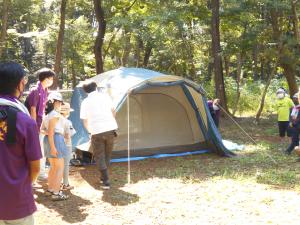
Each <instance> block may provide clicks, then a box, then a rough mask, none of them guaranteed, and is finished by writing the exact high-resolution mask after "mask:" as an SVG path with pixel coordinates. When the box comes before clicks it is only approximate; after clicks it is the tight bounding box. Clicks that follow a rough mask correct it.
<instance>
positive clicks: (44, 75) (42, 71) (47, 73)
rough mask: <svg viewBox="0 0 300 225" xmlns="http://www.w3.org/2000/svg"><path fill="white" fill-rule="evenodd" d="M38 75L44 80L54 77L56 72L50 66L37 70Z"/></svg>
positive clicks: (40, 79)
mask: <svg viewBox="0 0 300 225" xmlns="http://www.w3.org/2000/svg"><path fill="white" fill-rule="evenodd" d="M36 75H37V77H38V78H39V81H41V82H42V81H44V80H45V79H47V78H49V77H54V76H55V72H54V71H53V70H50V69H49V68H42V69H39V70H38V71H36Z"/></svg>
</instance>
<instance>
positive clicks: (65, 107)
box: [60, 103, 76, 190]
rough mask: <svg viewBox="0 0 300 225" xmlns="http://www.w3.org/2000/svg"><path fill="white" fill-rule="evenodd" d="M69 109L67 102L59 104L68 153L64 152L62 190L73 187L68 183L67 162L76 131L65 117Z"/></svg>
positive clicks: (70, 154)
mask: <svg viewBox="0 0 300 225" xmlns="http://www.w3.org/2000/svg"><path fill="white" fill-rule="evenodd" d="M71 111H73V109H71V107H70V104H69V103H64V105H62V106H61V111H60V113H61V114H62V115H63V117H64V138H65V143H66V146H67V148H68V154H66V156H65V158H64V174H63V185H62V189H64V190H71V189H73V188H74V187H73V186H71V185H70V183H69V164H70V160H71V157H72V151H73V150H72V139H71V137H72V136H73V135H74V134H75V133H76V131H75V129H74V127H73V124H72V122H71V121H70V120H68V119H67V118H68V117H69V116H70V112H71Z"/></svg>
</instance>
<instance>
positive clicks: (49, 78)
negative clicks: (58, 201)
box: [25, 68, 55, 180]
mask: <svg viewBox="0 0 300 225" xmlns="http://www.w3.org/2000/svg"><path fill="white" fill-rule="evenodd" d="M36 75H37V77H38V79H39V81H38V83H37V84H36V85H35V86H32V87H31V88H30V92H29V94H28V96H27V98H26V100H25V106H26V107H27V109H28V111H29V113H30V116H31V117H32V118H33V119H34V120H35V121H36V123H37V126H38V128H39V130H40V128H41V124H42V120H43V117H44V114H45V107H46V102H47V100H48V88H49V87H50V86H52V84H53V79H54V77H55V73H54V71H52V70H51V69H48V68H42V69H40V70H38V71H37V72H36ZM42 140H43V136H42V135H40V142H41V143H42ZM41 146H42V147H43V145H42V144H41ZM42 154H44V151H42ZM45 164H46V160H45V158H44V157H43V158H42V160H41V173H40V176H39V177H38V179H41V180H45V179H47V175H46V169H45Z"/></svg>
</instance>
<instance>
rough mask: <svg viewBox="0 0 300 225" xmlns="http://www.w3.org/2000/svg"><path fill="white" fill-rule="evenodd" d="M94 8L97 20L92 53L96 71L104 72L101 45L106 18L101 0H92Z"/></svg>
mask: <svg viewBox="0 0 300 225" xmlns="http://www.w3.org/2000/svg"><path fill="white" fill-rule="evenodd" d="M94 10H95V14H96V19H97V22H98V31H97V37H96V40H95V46H94V54H95V59H96V73H97V74H99V73H103V72H104V69H103V64H104V62H103V58H102V47H103V41H104V36H105V31H106V20H105V15H104V10H103V8H102V0H94Z"/></svg>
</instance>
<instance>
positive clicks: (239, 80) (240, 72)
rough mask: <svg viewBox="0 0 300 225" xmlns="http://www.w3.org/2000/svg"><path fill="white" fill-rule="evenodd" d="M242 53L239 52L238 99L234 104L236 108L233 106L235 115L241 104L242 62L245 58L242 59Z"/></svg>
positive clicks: (237, 73)
mask: <svg viewBox="0 0 300 225" xmlns="http://www.w3.org/2000/svg"><path fill="white" fill-rule="evenodd" d="M241 55H242V54H241V53H238V54H237V71H236V99H235V104H234V106H233V107H234V108H233V111H232V115H233V116H234V114H235V113H236V111H237V108H238V104H239V101H240V97H241V92H240V85H241V78H242V76H243V75H242V73H243V71H242V63H243V60H242V56H241Z"/></svg>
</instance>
